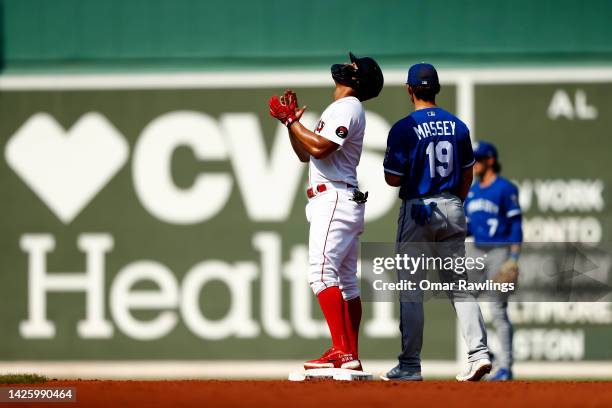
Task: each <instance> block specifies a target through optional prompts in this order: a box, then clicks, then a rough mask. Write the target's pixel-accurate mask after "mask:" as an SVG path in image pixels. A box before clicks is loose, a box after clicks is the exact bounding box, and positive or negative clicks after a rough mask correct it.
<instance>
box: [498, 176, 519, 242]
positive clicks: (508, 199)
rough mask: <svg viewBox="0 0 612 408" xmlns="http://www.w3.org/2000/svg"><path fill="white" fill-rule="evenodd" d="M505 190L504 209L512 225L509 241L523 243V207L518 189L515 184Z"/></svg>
mask: <svg viewBox="0 0 612 408" xmlns="http://www.w3.org/2000/svg"><path fill="white" fill-rule="evenodd" d="M505 190H506V191H504V195H503V206H502V207H503V210H504V211H505V212H506V214H505V215H506V218H507V219H508V222H509V223H510V233H509V235H508V241H509V242H512V243H520V242H523V225H522V224H523V222H522V214H521V206H520V204H519V195H518V188H517V187H516V186H515V185H514V184H510V185H509V186H508V187H507V188H506V189H505Z"/></svg>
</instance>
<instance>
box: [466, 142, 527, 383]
mask: <svg viewBox="0 0 612 408" xmlns="http://www.w3.org/2000/svg"><path fill="white" fill-rule="evenodd" d="M474 156H475V158H476V164H475V165H474V175H475V176H476V178H477V182H476V183H474V185H473V186H472V188H471V189H470V192H469V193H468V196H467V199H466V201H465V212H466V215H467V218H468V231H469V234H470V235H473V236H474V243H475V244H474V247H473V249H471V250H470V252H473V253H471V254H470V255H471V256H473V257H483V258H484V259H485V270H484V272H483V273H482V276H483V278H486V279H492V280H496V281H513V282H516V279H517V277H518V264H517V262H518V258H519V254H520V251H521V242H522V240H523V235H522V228H521V208H520V206H519V202H518V189H517V187H516V186H515V185H514V184H512V182H510V181H509V180H507V179H505V178H503V177H501V176H500V175H499V173H500V171H501V166H500V164H499V162H498V160H497V149H496V148H495V146H494V145H493V144H491V143H488V142H484V141H481V142H479V143H478V144H477V145H476V149H475V150H474ZM490 307H491V312H492V319H493V326H494V327H495V330H496V332H497V336H498V338H499V344H500V350H499V352H497V353H496V355H495V356H496V361H495V362H496V366H498V367H497V371H496V372H495V373H494V374H493V375H492V376H491V378H490V380H491V381H508V380H511V379H512V323H511V322H510V319H509V318H508V311H507V308H508V302H507V301H493V302H491V303H490Z"/></svg>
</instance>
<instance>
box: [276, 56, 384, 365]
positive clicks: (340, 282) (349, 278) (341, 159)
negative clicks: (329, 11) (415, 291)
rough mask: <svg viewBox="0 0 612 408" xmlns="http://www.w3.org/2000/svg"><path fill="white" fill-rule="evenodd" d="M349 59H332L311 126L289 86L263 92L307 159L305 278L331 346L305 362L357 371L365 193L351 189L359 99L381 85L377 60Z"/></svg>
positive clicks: (359, 131)
mask: <svg viewBox="0 0 612 408" xmlns="http://www.w3.org/2000/svg"><path fill="white" fill-rule="evenodd" d="M349 56H350V60H351V63H349V64H334V65H332V67H331V74H332V77H333V79H334V82H335V85H336V86H335V90H334V102H332V103H331V105H329V106H328V107H327V109H325V111H324V112H323V114H322V115H321V119H320V120H319V122H318V124H317V126H316V128H315V129H314V131H311V130H309V129H307V128H306V127H304V125H302V124H301V123H300V122H299V119H300V117H301V116H302V114H303V113H304V109H305V107H304V108H299V109H298V103H297V96H296V95H295V93H294V92H293V91H291V90H287V91H285V94H284V95H283V96H282V97H281V98H280V99H279V98H278V97H276V96H273V97H272V98H270V114H271V115H272V116H274V117H275V118H277V119H278V120H280V121H281V122H282V123H283V124H284V125H286V126H287V128H288V129H289V139H290V141H291V145H292V147H293V150H294V151H295V154H296V155H297V157H298V158H299V159H300V161H302V162H309V167H308V184H309V187H308V189H307V191H306V195H307V196H308V205H307V206H306V217H307V219H308V221H309V222H310V234H309V239H308V252H309V254H308V257H309V264H310V268H309V283H310V286H311V288H312V290H313V291H314V293H315V295H316V296H317V299H318V301H319V305H320V306H321V310H322V311H323V315H324V316H325V320H326V321H327V325H328V326H329V331H330V333H331V337H332V347H331V348H330V349H329V350H327V351H326V352H325V353H324V354H323V355H322V356H321V357H320V358H317V359H314V360H310V361H307V362H306V363H305V364H304V368H306V369H312V368H346V369H354V370H361V362H360V361H359V354H358V335H359V325H360V322H361V299H360V288H359V283H358V280H357V257H358V251H359V235H360V234H361V233H362V232H363V227H364V211H365V202H366V200H367V193H365V194H364V193H362V192H361V191H359V189H358V188H357V165H358V164H359V160H360V158H361V150H362V146H363V136H364V131H365V111H364V109H363V105H362V102H363V101H367V100H368V99H371V98H374V97H376V96H378V94H379V93H380V91H381V90H382V87H383V82H384V79H383V75H382V71H381V69H380V67H379V66H378V64H377V63H376V61H374V60H373V59H372V58H369V57H363V58H357V57H355V56H354V55H353V54H352V53H350V54H349Z"/></svg>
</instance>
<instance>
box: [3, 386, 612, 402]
mask: <svg viewBox="0 0 612 408" xmlns="http://www.w3.org/2000/svg"><path fill="white" fill-rule="evenodd" d="M3 387H7V386H3ZM15 387H20V388H32V387H36V388H45V387H53V388H55V387H75V388H76V390H77V397H76V399H77V401H76V403H65V404H62V403H20V404H14V403H5V404H0V405H2V406H13V407H17V406H20V407H24V406H36V407H41V408H42V407H45V406H48V407H60V406H63V405H66V406H69V407H71V408H72V407H104V408H106V407H134V408H135V407H143V406H157V407H159V406H167V407H199V408H201V407H249V408H257V407H266V408H275V407H308V408H318V407H322V406H337V407H358V406H406V407H427V406H439V407H445V408H451V407H466V408H468V407H469V408H473V407H478V406H482V407H495V408H502V407H534V408H535V407H537V408H543V407H555V408H559V407H602V408H603V407H612V382H572V381H529V382H526V381H515V382H511V383H486V382H481V383H457V382H453V381H425V382H421V383H391V382H382V381H368V382H365V381H363V382H338V381H311V382H302V383H293V382H289V381H199V380H193V381H50V382H47V383H42V384H36V385H25V384H21V385H17V386H15Z"/></svg>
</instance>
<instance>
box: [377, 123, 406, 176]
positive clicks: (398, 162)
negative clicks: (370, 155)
mask: <svg viewBox="0 0 612 408" xmlns="http://www.w3.org/2000/svg"><path fill="white" fill-rule="evenodd" d="M408 148H409V147H408V143H406V134H405V132H404V130H403V126H401V124H400V122H398V123H396V124H395V125H393V127H392V128H391V130H390V131H389V136H388V137H387V151H386V152H385V161H384V163H383V166H384V168H385V172H386V173H391V174H395V175H396V176H404V174H405V172H406V162H407V161H408V157H409V152H408Z"/></svg>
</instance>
